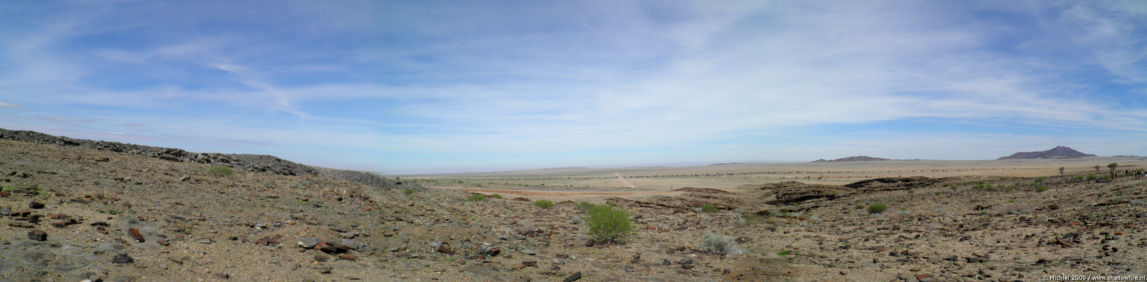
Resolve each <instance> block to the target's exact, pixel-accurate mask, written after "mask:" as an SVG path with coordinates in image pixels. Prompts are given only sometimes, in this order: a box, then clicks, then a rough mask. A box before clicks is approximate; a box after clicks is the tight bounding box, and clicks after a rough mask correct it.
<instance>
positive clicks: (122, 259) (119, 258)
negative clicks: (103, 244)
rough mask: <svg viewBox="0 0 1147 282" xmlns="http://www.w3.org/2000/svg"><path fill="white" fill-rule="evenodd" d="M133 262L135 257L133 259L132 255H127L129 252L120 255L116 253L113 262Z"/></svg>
mask: <svg viewBox="0 0 1147 282" xmlns="http://www.w3.org/2000/svg"><path fill="white" fill-rule="evenodd" d="M133 262H135V259H132V258H131V257H129V256H127V254H118V255H115V257H114V258H112V263H114V264H126V263H133Z"/></svg>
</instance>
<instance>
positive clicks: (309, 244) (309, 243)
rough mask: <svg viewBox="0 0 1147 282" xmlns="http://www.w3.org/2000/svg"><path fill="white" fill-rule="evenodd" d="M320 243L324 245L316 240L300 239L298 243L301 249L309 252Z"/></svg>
mask: <svg viewBox="0 0 1147 282" xmlns="http://www.w3.org/2000/svg"><path fill="white" fill-rule="evenodd" d="M319 243H322V241H321V240H319V239H315V238H299V240H298V242H296V244H298V246H299V247H300V248H303V249H308V250H310V249H314V248H315V246H318V245H319Z"/></svg>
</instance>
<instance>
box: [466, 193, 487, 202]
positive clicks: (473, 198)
mask: <svg viewBox="0 0 1147 282" xmlns="http://www.w3.org/2000/svg"><path fill="white" fill-rule="evenodd" d="M467 200H470V201H475V202H481V201H485V200H486V195H482V194H470V198H467Z"/></svg>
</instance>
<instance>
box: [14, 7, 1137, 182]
mask: <svg viewBox="0 0 1147 282" xmlns="http://www.w3.org/2000/svg"><path fill="white" fill-rule="evenodd" d="M233 2H236V1H87V0H84V1H8V2H3V3H0V34H4V36H3V39H2V40H0V50H2V51H0V127H4V128H9V129H30V130H38V131H43V132H47V133H51V134H58V135H65V136H70V137H78V138H93V139H102V140H112V141H121V142H131V143H140V144H148V145H159V146H172V147H180V148H186V149H189V150H193V151H203V152H228V153H232V152H234V153H239V152H242V153H259V154H273V155H277V156H280V157H283V158H286V159H290V160H295V161H300V162H303V163H308V164H314V165H321V166H328V167H336V168H352V169H364V170H372V171H380V172H388V173H416V172H445V171H472V170H497V169H519V168H540V167H560V166H594V167H604V166H628V165H648V164H681V163H710V162H729V161H809V160H814V159H817V158H838V157H844V156H849V155H859V154H865V155H874V156H882V157H890V158H923V159H993V158H996V157H999V156H1003V155H1007V154H1010V153H1012V152H1015V151H1032V150H1043V149H1047V148H1051V147H1053V146H1055V145H1067V146H1071V147H1074V148H1076V149H1079V150H1081V151H1084V152H1088V153H1095V154H1100V155H1115V154H1138V155H1147V2H1143V1H1074V2H1073V1H1062V2H1060V1H776V2H772V1H723V2H714V1H695V2H693V1H636V2H631V1H577V2H574V1H555V2H551V1H498V2H493V3H477V2H475V1H399V2H386V1H239V2H242V3H241V4H235V3H233ZM423 2H430V3H423Z"/></svg>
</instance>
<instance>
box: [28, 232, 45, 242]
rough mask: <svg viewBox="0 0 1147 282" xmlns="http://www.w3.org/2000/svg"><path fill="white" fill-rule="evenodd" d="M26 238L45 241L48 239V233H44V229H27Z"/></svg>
mask: <svg viewBox="0 0 1147 282" xmlns="http://www.w3.org/2000/svg"><path fill="white" fill-rule="evenodd" d="M28 239H30V240H34V241H47V240H48V233H45V232H44V231H40V230H32V231H28Z"/></svg>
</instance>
